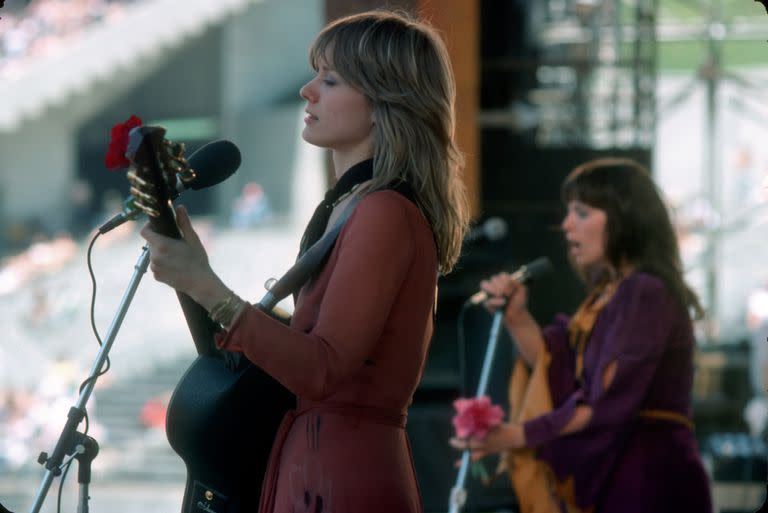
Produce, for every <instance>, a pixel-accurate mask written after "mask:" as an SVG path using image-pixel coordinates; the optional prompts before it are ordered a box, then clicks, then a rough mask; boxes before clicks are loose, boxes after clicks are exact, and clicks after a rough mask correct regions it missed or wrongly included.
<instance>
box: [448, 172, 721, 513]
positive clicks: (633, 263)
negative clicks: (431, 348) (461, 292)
mask: <svg viewBox="0 0 768 513" xmlns="http://www.w3.org/2000/svg"><path fill="white" fill-rule="evenodd" d="M562 198H563V202H564V203H565V205H566V206H567V214H566V216H565V219H564V220H563V222H562V229H563V232H564V234H565V238H566V242H567V244H568V251H569V258H570V260H571V263H572V265H573V267H574V268H575V270H576V271H577V272H578V273H579V275H580V276H581V277H582V278H583V280H584V282H585V284H586V285H587V289H588V292H589V293H588V295H587V298H586V299H585V300H584V302H583V303H582V304H581V306H580V307H579V308H578V310H577V311H576V312H575V314H574V315H573V316H571V317H570V318H568V317H566V316H559V317H558V318H556V320H555V322H554V324H552V325H549V326H546V327H545V328H543V329H542V328H540V327H539V325H538V324H537V323H536V321H535V320H534V319H533V317H532V316H531V314H530V313H529V312H528V310H527V308H526V288H525V286H524V285H522V284H520V283H517V282H516V281H514V280H513V279H512V278H511V277H510V275H509V274H506V273H502V274H499V275H496V276H493V277H491V278H490V279H489V280H485V281H483V282H482V283H481V287H482V289H483V290H485V291H486V292H487V293H488V294H489V296H490V297H491V299H489V300H488V301H487V302H486V307H487V308H489V309H491V310H495V309H498V308H502V307H503V308H504V309H505V310H504V322H505V325H506V327H507V329H508V330H509V332H510V334H511V335H512V337H513V339H514V340H515V343H516V345H517V348H518V351H519V355H520V357H521V358H520V359H519V360H522V361H518V362H517V364H516V368H515V371H514V372H513V379H512V381H511V385H510V406H511V409H510V419H511V420H510V422H509V423H506V424H502V425H501V426H499V427H498V428H496V429H495V430H493V431H492V432H491V433H490V434H489V435H488V436H487V437H486V438H485V439H483V440H477V439H470V440H468V441H467V440H457V439H453V440H452V441H451V444H452V445H453V446H454V447H456V448H458V449H464V448H466V447H467V444H469V445H468V446H469V447H470V448H471V449H473V450H474V454H473V456H474V457H475V458H478V457H482V456H485V455H487V454H493V453H503V455H504V458H505V461H506V463H507V468H508V470H509V472H510V476H511V478H512V482H513V486H514V487H515V490H516V493H517V495H518V498H519V499H520V503H521V508H522V511H531V512H533V511H537V512H538V511H548V512H551V511H563V512H568V513H575V512H593V513H635V512H637V513H640V512H643V513H665V512H670V513H672V512H675V513H677V512H681V511H685V512H687V513H711V511H712V505H711V497H710V488H709V480H708V477H707V475H706V473H705V471H704V468H703V466H702V464H701V460H700V457H699V454H698V449H697V444H696V440H695V438H694V432H693V423H692V422H691V388H692V383H693V351H694V345H695V341H694V337H693V329H692V323H691V314H692V313H693V314H700V313H701V307H700V305H699V302H698V300H697V298H696V296H695V294H694V293H693V291H691V289H690V288H689V287H688V285H687V284H686V283H685V281H684V279H683V275H682V265H681V262H680V256H679V251H678V247H677V241H676V238H675V234H674V231H673V228H672V223H671V221H670V218H669V215H668V212H667V209H666V207H665V205H664V203H663V201H662V199H661V197H660V195H659V193H658V191H657V189H656V187H655V185H654V184H653V182H652V180H651V177H650V175H649V173H648V172H647V171H646V170H645V169H644V168H643V167H642V166H640V165H639V164H637V163H636V162H634V161H631V160H626V159H599V160H594V161H590V162H587V163H586V164H583V165H581V166H579V167H577V168H576V169H575V170H574V171H573V172H571V174H570V175H569V176H568V177H567V178H566V180H565V182H564V183H563V186H562ZM532 467H534V468H533V469H532ZM531 476H533V477H531Z"/></svg>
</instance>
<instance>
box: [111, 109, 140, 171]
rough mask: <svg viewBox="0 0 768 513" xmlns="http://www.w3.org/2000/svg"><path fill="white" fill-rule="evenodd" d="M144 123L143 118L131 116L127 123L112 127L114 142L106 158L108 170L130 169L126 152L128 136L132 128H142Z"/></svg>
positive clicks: (112, 141)
mask: <svg viewBox="0 0 768 513" xmlns="http://www.w3.org/2000/svg"><path fill="white" fill-rule="evenodd" d="M142 123H143V122H142V121H141V118H139V117H137V116H131V117H130V118H128V120H127V121H126V122H124V123H118V124H116V125H115V126H113V127H112V140H110V141H109V149H108V150H107V155H106V157H104V164H106V166H107V169H109V170H112V171H114V170H115V169H119V168H123V167H128V165H129V164H130V161H129V160H128V159H127V158H125V151H126V150H127V149H128V134H129V133H130V131H131V129H132V128H136V127H137V126H141V125H142Z"/></svg>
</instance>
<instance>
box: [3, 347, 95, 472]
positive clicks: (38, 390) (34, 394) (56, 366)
mask: <svg viewBox="0 0 768 513" xmlns="http://www.w3.org/2000/svg"><path fill="white" fill-rule="evenodd" d="M81 377H82V372H81V371H80V369H79V368H78V366H77V365H76V364H75V363H74V362H73V361H72V360H70V359H68V358H66V357H60V358H58V359H56V360H55V361H53V362H52V363H51V365H50V366H49V368H48V369H46V371H45V374H44V375H43V376H41V377H40V380H39V381H38V383H37V384H36V385H35V386H33V387H29V388H20V387H5V388H2V387H0V472H3V471H10V472H13V471H19V470H21V469H29V468H34V465H36V462H37V456H38V454H37V453H38V452H39V451H40V450H41V449H44V450H47V451H50V450H52V449H53V447H54V446H55V444H56V441H57V440H58V438H59V435H60V433H61V430H62V428H63V427H64V422H65V421H66V418H67V412H68V411H69V409H70V407H71V406H73V405H74V404H75V403H76V401H77V397H78V388H79V384H80V378H81ZM93 404H94V403H93V401H92V402H91V403H89V405H88V407H87V409H88V412H89V420H90V426H89V433H88V434H89V435H91V436H93V437H97V438H99V439H102V438H104V437H105V436H106V432H105V430H104V428H103V426H101V425H100V424H99V423H98V422H96V421H95V420H94V419H93V418H92V410H93Z"/></svg>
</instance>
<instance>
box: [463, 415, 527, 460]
mask: <svg viewBox="0 0 768 513" xmlns="http://www.w3.org/2000/svg"><path fill="white" fill-rule="evenodd" d="M449 443H450V445H451V447H453V448H454V449H458V450H461V451H463V450H466V449H469V450H470V451H471V452H472V461H477V460H479V459H482V458H485V457H486V456H490V455H492V454H497V453H500V452H504V451H508V450H511V449H521V448H523V447H525V431H524V430H523V425H522V424H518V423H509V424H501V425H499V426H496V427H495V428H493V429H491V430H490V431H489V432H488V434H487V435H486V436H485V437H484V438H482V439H479V438H475V437H469V438H467V439H464V438H455V437H454V438H451V439H450V441H449Z"/></svg>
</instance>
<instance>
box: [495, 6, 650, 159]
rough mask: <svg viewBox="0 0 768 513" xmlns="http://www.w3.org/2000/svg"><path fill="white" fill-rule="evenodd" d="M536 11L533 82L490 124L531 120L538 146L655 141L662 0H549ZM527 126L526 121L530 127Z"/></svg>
mask: <svg viewBox="0 0 768 513" xmlns="http://www.w3.org/2000/svg"><path fill="white" fill-rule="evenodd" d="M531 5H532V6H531V8H530V9H531V11H530V13H529V14H530V24H531V26H532V33H533V34H535V36H534V37H533V41H532V42H533V45H534V47H535V51H536V54H537V55H536V57H535V58H534V59H528V60H522V61H521V60H518V61H517V62H507V63H499V62H496V63H491V65H495V66H497V67H499V66H504V65H506V66H507V67H508V68H517V69H521V68H523V69H524V68H528V69H531V68H532V69H531V71H532V75H533V77H534V80H533V81H534V84H533V85H532V87H530V88H529V89H528V90H527V91H526V94H525V96H524V97H522V98H516V99H515V102H514V103H513V104H512V105H510V106H509V108H507V109H497V110H491V111H484V112H483V114H482V117H481V123H482V124H483V125H484V126H510V127H512V128H515V127H518V128H520V127H522V128H530V127H533V130H534V131H535V135H534V136H535V141H536V144H537V145H538V146H540V147H548V146H572V147H588V148H650V147H651V146H652V145H653V141H654V126H655V109H656V104H655V89H656V16H655V13H656V0H634V1H633V2H627V1H626V0H625V1H620V0H547V1H543V2H533V3H532V4H531ZM526 125H528V126H526Z"/></svg>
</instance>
